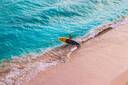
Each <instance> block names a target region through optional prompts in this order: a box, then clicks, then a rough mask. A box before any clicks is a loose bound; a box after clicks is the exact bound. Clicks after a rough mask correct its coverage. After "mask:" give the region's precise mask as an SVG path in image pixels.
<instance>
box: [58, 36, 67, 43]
mask: <svg viewBox="0 0 128 85" xmlns="http://www.w3.org/2000/svg"><path fill="white" fill-rule="evenodd" d="M58 39H59V41H61V42H63V43H66V40H67V39H68V38H66V37H59V38H58Z"/></svg>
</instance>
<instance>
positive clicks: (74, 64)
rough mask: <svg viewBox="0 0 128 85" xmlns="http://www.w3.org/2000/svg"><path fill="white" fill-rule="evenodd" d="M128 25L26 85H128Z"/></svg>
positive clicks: (83, 47) (105, 34) (87, 44)
mask: <svg viewBox="0 0 128 85" xmlns="http://www.w3.org/2000/svg"><path fill="white" fill-rule="evenodd" d="M127 47H128V24H127V23H125V24H121V25H119V26H117V27H114V29H112V30H110V31H108V32H106V33H104V34H102V35H100V36H97V37H96V38H94V39H91V40H89V41H87V42H86V43H83V44H82V45H81V48H80V49H78V50H77V51H76V52H74V53H73V54H72V55H71V56H70V57H71V59H70V60H69V61H68V62H66V63H62V64H59V65H57V66H56V67H53V68H49V69H47V70H45V71H41V72H39V73H38V74H37V76H35V77H34V78H33V79H31V80H30V81H29V82H24V85H128V52H127V51H128V48H127Z"/></svg>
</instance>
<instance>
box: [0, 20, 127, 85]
mask: <svg viewBox="0 0 128 85" xmlns="http://www.w3.org/2000/svg"><path fill="white" fill-rule="evenodd" d="M125 19H127V18H124V19H122V21H119V22H116V23H115V22H114V23H109V24H106V25H103V26H100V27H97V28H96V29H94V30H92V33H91V32H90V34H88V35H87V36H84V37H81V39H79V40H78V41H79V42H80V43H81V44H83V43H85V42H87V41H89V40H90V39H94V38H95V37H98V36H100V35H102V34H104V32H106V31H109V30H111V28H110V27H112V28H116V25H117V27H118V26H120V25H121V23H123V22H126V21H127V20H126V21H125ZM127 22H128V21H127ZM75 50H76V49H75V48H72V49H69V48H67V47H66V45H62V46H60V47H56V48H53V49H50V50H48V51H46V52H45V53H43V54H40V55H38V56H36V57H35V56H32V55H28V56H27V57H22V58H14V59H13V60H12V61H11V62H4V63H3V66H2V68H1V69H0V84H2V83H3V84H9V85H18V84H19V85H21V84H22V81H24V80H25V79H27V80H31V78H32V77H34V75H35V76H36V75H37V74H38V73H39V72H40V71H42V70H45V69H47V68H49V67H50V68H51V67H53V66H56V65H58V64H59V63H64V62H66V61H67V59H68V58H69V57H70V55H71V54H72V53H73V52H74V51H75ZM26 74H27V76H26ZM33 74H34V75H33ZM23 78H25V79H24V80H23Z"/></svg>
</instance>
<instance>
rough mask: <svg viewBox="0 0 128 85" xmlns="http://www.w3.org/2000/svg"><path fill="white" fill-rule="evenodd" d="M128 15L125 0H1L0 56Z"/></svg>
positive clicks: (50, 43) (38, 47)
mask: <svg viewBox="0 0 128 85" xmlns="http://www.w3.org/2000/svg"><path fill="white" fill-rule="evenodd" d="M123 16H128V0H1V1H0V60H6V59H11V58H13V57H15V56H19V57H20V56H24V55H27V54H33V53H40V52H42V51H45V50H46V49H48V48H52V47H55V46H59V45H61V44H62V43H61V42H59V41H58V37H61V36H65V37H68V35H69V34H71V35H72V36H73V38H79V37H81V36H84V35H85V34H87V33H88V32H90V30H92V29H94V28H96V27H97V26H100V25H103V24H105V23H109V22H112V21H115V20H118V19H120V18H121V17H123Z"/></svg>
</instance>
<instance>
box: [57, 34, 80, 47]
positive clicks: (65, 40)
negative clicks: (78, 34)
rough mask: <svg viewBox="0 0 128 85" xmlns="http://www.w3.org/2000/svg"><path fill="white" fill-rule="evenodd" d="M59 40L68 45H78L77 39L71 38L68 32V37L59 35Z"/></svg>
mask: <svg viewBox="0 0 128 85" xmlns="http://www.w3.org/2000/svg"><path fill="white" fill-rule="evenodd" d="M59 40H60V41H62V42H65V43H67V44H68V45H72V46H76V47H77V48H79V47H80V44H79V43H78V42H77V41H75V40H72V36H71V34H69V38H65V37H61V38H59Z"/></svg>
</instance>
